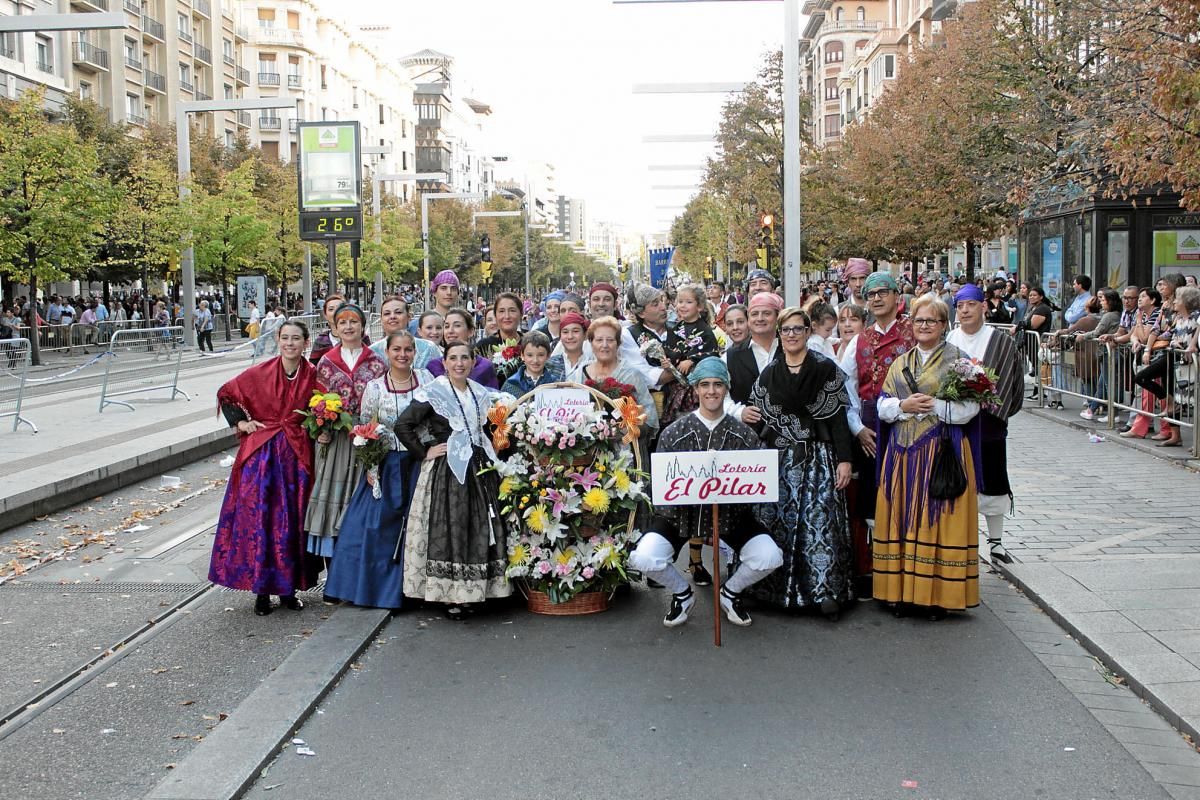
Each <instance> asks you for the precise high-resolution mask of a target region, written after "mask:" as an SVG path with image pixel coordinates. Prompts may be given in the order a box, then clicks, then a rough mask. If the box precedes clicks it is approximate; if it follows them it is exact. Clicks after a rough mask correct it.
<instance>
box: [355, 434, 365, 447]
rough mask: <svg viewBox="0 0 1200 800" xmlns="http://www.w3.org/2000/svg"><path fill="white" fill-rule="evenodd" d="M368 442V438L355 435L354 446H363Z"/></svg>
mask: <svg viewBox="0 0 1200 800" xmlns="http://www.w3.org/2000/svg"><path fill="white" fill-rule="evenodd" d="M366 443H367V440H366V439H364V438H363V437H362V436H355V437H354V446H355V447H362V446H363V445H365V444H366Z"/></svg>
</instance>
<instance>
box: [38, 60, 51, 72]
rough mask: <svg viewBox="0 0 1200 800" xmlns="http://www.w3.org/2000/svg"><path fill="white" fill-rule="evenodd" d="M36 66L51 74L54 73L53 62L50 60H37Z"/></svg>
mask: <svg viewBox="0 0 1200 800" xmlns="http://www.w3.org/2000/svg"><path fill="white" fill-rule="evenodd" d="M37 68H38V69H40V70H41V71H42V72H49V73H50V74H51V75H53V74H54V64H53V63H51V62H48V61H39V62H37Z"/></svg>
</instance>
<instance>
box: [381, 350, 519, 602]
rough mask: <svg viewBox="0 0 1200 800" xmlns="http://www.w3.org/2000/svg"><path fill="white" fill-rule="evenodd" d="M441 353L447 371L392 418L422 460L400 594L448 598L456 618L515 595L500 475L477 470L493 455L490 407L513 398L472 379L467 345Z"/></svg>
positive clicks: (400, 437)
mask: <svg viewBox="0 0 1200 800" xmlns="http://www.w3.org/2000/svg"><path fill="white" fill-rule="evenodd" d="M445 353H446V354H445V356H444V358H443V360H442V362H443V364H444V365H445V369H446V374H445V375H443V376H441V377H439V378H436V379H434V380H433V381H432V382H431V383H429V384H428V385H425V386H420V387H418V388H417V389H416V390H414V392H413V399H412V402H411V403H410V404H409V406H408V408H406V409H405V410H404V411H403V412H401V414H400V418H399V421H398V422H397V423H396V438H397V439H398V440H399V442H400V444H401V445H403V446H404V448H405V449H407V450H408V452H409V453H410V454H411V455H410V457H411V458H412V459H414V460H417V459H419V460H420V461H421V462H422V463H421V472H420V475H419V476H418V478H417V485H416V488H415V489H414V490H413V497H414V501H413V503H412V506H411V507H410V509H409V512H408V526H407V529H406V530H405V533H404V541H403V548H402V552H403V563H404V595H405V597H413V598H417V599H420V600H427V601H432V602H436V603H446V604H447V605H448V606H449V608H448V609H447V614H448V615H449V616H450V617H451V618H452V619H461V618H462V614H463V613H464V610H465V609H464V608H463V606H464V605H466V604H469V603H482V602H483V601H484V600H488V599H490V598H493V597H508V596H509V595H510V594H511V593H512V587H511V586H510V585H509V582H508V579H507V577H505V568H506V566H507V561H508V555H507V534H506V529H505V525H504V519H503V517H502V515H501V514H500V510H499V508H498V507H497V502H498V497H499V493H500V478H499V476H497V474H496V473H495V472H494V471H489V472H485V473H483V474H482V475H481V474H479V471H480V470H481V469H482V468H483V467H486V466H488V465H489V464H490V463H493V462H494V461H495V460H496V452H495V450H494V449H493V447H492V442H491V438H490V437H489V435H488V432H487V430H486V426H487V412H488V409H489V408H490V407H491V406H492V404H493V403H494V402H495V401H496V400H497V399H508V400H510V401H511V400H512V398H511V397H509V396H508V395H504V394H501V393H499V392H496V391H494V390H491V389H488V388H487V387H486V386H481V385H480V384H478V383H476V382H475V381H473V380H471V379H470V375H471V370H472V369H473V368H474V366H475V353H474V350H473V349H472V347H471V345H470V344H468V343H466V342H459V341H455V342H451V343H450V344H448V345H446V351H445ZM431 442H432V443H431Z"/></svg>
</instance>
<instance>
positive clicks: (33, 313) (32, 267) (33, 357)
mask: <svg viewBox="0 0 1200 800" xmlns="http://www.w3.org/2000/svg"><path fill="white" fill-rule="evenodd" d="M25 252H26V253H28V254H29V314H28V316H27V318H26V320H25V324H26V325H28V326H29V359H30V362H29V363H31V364H32V365H33V366H35V367H40V366H41V365H42V349H41V348H40V347H39V346H38V324H37V318H38V310H37V307H38V304H37V293H38V279H37V255H36V253H35V252H33V250H32V248H26V251H25Z"/></svg>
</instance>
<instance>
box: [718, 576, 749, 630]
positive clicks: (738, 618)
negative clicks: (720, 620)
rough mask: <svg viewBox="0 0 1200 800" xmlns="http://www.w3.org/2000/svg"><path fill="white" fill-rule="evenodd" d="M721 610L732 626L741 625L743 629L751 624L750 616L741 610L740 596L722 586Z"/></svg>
mask: <svg viewBox="0 0 1200 800" xmlns="http://www.w3.org/2000/svg"><path fill="white" fill-rule="evenodd" d="M721 610H722V611H724V612H725V618H726V619H727V620H729V621H730V622H732V623H733V624H734V625H741V626H742V627H743V628H744V627H746V626H747V625H749V624H750V623H751V622H753V620H751V619H750V615H749V614H747V613H746V610H745V609H744V608H742V596H741V595H740V594H734V593H733V592H731V591H729V590H728V589H726V588H725V587H724V586H722V587H721Z"/></svg>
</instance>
